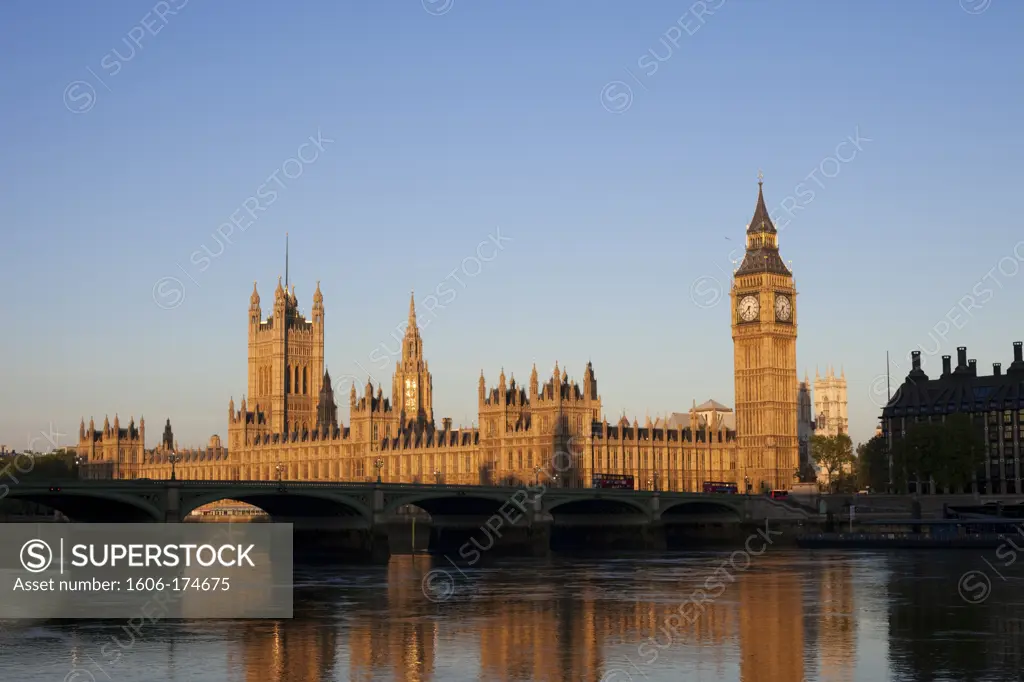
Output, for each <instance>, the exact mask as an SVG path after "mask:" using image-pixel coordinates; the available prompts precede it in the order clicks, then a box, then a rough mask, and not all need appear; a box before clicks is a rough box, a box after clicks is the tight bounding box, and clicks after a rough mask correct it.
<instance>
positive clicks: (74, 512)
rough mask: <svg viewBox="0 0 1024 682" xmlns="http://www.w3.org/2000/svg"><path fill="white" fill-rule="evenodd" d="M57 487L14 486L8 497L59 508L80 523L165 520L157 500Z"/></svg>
mask: <svg viewBox="0 0 1024 682" xmlns="http://www.w3.org/2000/svg"><path fill="white" fill-rule="evenodd" d="M54 488H55V489H54V490H49V489H42V490H41V489H33V488H29V487H27V486H25V487H23V486H11V488H10V490H9V492H8V494H7V499H11V500H22V501H24V502H34V503H35V504H41V505H43V506H45V507H49V508H51V509H55V510H57V511H59V512H60V513H61V514H64V515H65V516H67V517H68V518H69V519H71V520H72V521H75V522H78V523H162V522H163V521H164V513H163V511H162V510H161V509H160V508H159V506H158V505H157V504H156V503H155V501H154V500H151V499H147V498H145V497H143V496H139V495H122V494H119V493H112V492H103V491H95V490H87V489H75V488H62V487H61V486H54Z"/></svg>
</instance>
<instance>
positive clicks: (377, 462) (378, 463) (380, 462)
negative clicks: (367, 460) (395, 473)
mask: <svg viewBox="0 0 1024 682" xmlns="http://www.w3.org/2000/svg"><path fill="white" fill-rule="evenodd" d="M373 466H375V467H377V483H380V482H381V480H380V470H381V469H383V468H384V460H383V459H381V458H380V457H378V458H377V459H376V460H375V461H374V462H373Z"/></svg>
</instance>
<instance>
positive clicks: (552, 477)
mask: <svg viewBox="0 0 1024 682" xmlns="http://www.w3.org/2000/svg"><path fill="white" fill-rule="evenodd" d="M551 480H552V481H554V483H555V487H556V488H557V487H558V474H553V475H552V476H551Z"/></svg>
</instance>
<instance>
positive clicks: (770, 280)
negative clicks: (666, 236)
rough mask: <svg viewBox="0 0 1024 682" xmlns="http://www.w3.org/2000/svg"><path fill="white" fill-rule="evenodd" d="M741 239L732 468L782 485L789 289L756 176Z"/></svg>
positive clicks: (788, 456) (794, 462) (786, 481)
mask: <svg viewBox="0 0 1024 682" xmlns="http://www.w3.org/2000/svg"><path fill="white" fill-rule="evenodd" d="M746 237H747V249H746V253H745V254H744V257H743V262H742V263H741V264H740V266H739V268H737V270H736V272H735V273H734V274H733V281H732V290H731V293H730V296H731V300H732V338H733V351H734V356H733V358H734V375H735V382H736V437H737V441H738V445H739V448H738V449H739V457H740V465H739V466H740V468H741V469H743V470H744V476H745V477H746V478H749V479H750V484H751V486H752V487H754V488H755V490H758V491H759V490H763V489H765V488H768V489H788V488H789V487H790V485H791V484H792V483H793V480H794V475H795V474H796V472H797V468H798V467H799V441H798V438H797V412H798V407H797V397H798V393H799V382H798V380H797V374H796V330H797V326H796V286H795V284H794V282H793V273H792V272H790V270H789V268H788V267H787V266H786V264H785V262H784V261H783V260H782V256H781V255H780V254H779V245H778V231H777V230H776V229H775V225H774V223H773V222H772V219H771V216H770V215H769V213H768V209H767V207H766V205H765V201H764V176H763V175H761V174H760V173H758V183H757V204H756V205H755V207H754V217H753V218H752V219H751V221H750V224H749V225H748V226H747V235H746Z"/></svg>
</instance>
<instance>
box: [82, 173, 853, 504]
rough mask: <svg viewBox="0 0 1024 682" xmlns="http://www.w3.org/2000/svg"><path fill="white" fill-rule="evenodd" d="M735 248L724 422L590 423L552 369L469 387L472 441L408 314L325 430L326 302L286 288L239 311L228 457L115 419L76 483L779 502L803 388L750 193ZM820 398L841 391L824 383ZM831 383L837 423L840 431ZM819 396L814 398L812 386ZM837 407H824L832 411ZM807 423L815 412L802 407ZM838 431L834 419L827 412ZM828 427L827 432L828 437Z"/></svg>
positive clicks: (329, 397)
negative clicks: (379, 376)
mask: <svg viewBox="0 0 1024 682" xmlns="http://www.w3.org/2000/svg"><path fill="white" fill-rule="evenodd" d="M758 187H759V189H758V196H757V205H756V208H755V211H754V217H753V219H752V220H751V222H750V224H749V226H748V228H747V232H746V253H745V256H744V258H743V261H742V263H741V264H740V265H739V267H738V268H737V269H736V270H735V272H734V275H733V281H732V290H731V301H732V338H733V345H734V377H735V390H736V408H735V412H734V411H733V410H731V409H729V408H728V407H725V406H723V405H721V404H720V403H717V402H715V401H713V400H710V401H708V402H706V403H704V404H703V405H699V406H698V405H696V403H694V404H693V407H691V409H690V411H689V413H675V414H673V415H672V416H671V417H669V418H668V419H665V420H662V419H658V420H657V421H654V422H652V420H651V419H650V417H648V418H647V420H646V423H644V424H643V425H641V424H639V423H638V422H637V421H636V419H634V420H633V422H632V423H630V422H629V421H628V420H627V419H626V418H625V417H623V418H622V419H621V420H620V421H619V422H616V423H612V424H610V423H608V421H607V420H606V419H605V418H604V416H603V411H602V407H601V397H600V395H599V393H598V388H597V377H596V374H595V372H594V368H593V366H592V365H591V364H590V363H587V366H586V368H585V371H584V373H583V382H582V385H580V384H579V383H577V382H574V381H570V380H569V376H568V373H567V372H566V370H565V369H564V368H563V369H560V368H559V367H558V365H557V363H556V365H555V368H554V372H553V373H552V375H551V376H550V377H548V376H544V377H541V376H540V375H539V374H538V372H537V368H536V366H534V368H533V371H532V372H531V374H530V379H529V383H528V384H527V385H525V386H523V385H520V384H517V383H516V381H515V379H514V378H512V379H511V380H509V379H506V377H505V373H504V371H502V373H501V374H500V376H499V377H498V384H497V386H488V385H487V382H486V380H485V378H484V375H483V372H481V374H480V377H479V381H478V385H477V398H478V410H479V422H478V424H479V426H478V427H477V426H474V427H473V428H470V429H466V428H460V429H453V428H452V420H451V419H448V418H444V419H441V420H440V421H441V424H440V426H438V424H437V423H436V421H435V418H434V405H433V402H434V401H433V399H434V395H433V381H432V378H431V374H430V370H429V367H428V363H427V361H426V359H425V355H424V348H423V341H422V338H421V336H420V330H419V327H418V325H417V323H416V310H415V306H414V303H413V301H410V303H409V319H408V326H407V328H406V330H405V336H404V338H403V340H402V354H401V359H400V360H399V361H398V362H397V364H396V366H395V371H394V377H393V379H392V384H391V395H390V397H388V396H386V395H385V394H384V388H383V387H382V386H379V385H378V386H373V385H372V384H371V383H370V382H369V381H367V383H366V386H365V387H364V388H363V391H362V393H361V394H360V393H359V392H357V390H356V387H355V386H354V385H353V386H352V389H351V392H350V393H349V396H348V404H349V423H348V424H347V425H344V424H343V423H342V422H341V420H339V419H338V414H337V412H338V410H337V404H336V401H335V396H334V392H333V389H332V386H331V378H330V375H329V374H328V372H327V371H326V369H325V362H324V300H323V295H322V294H321V292H320V287H319V284H318V285H317V289H316V292H315V293H314V294H313V308H312V315H311V317H310V318H309V319H307V318H306V317H305V316H304V315H303V314H301V313H300V311H299V306H298V301H297V299H296V296H295V290H294V287H293V288H292V289H291V291H289V290H288V289H287V283H286V284H285V286H282V285H281V281H280V279H279V280H278V284H277V288H276V290H275V291H274V300H273V307H272V309H271V311H270V315H269V316H268V317H267V318H266V319H264V317H263V308H262V307H261V300H260V296H259V293H258V292H257V290H256V286H255V284H254V285H253V291H252V295H251V296H250V299H249V315H248V320H249V321H248V325H249V368H248V375H249V376H248V378H249V381H248V390H247V393H246V395H245V396H243V398H242V401H241V404H240V405H238V406H236V405H235V402H234V400H233V399H232V400H231V403H230V405H229V408H228V442H227V444H226V445H225V444H224V443H222V442H221V440H220V438H219V437H218V436H213V437H212V438H211V439H210V443H209V447H207V448H206V449H189V450H179V449H178V448H177V445H176V443H175V441H174V436H173V433H172V431H171V425H170V420H168V421H167V423H166V426H165V428H164V433H163V436H162V438H161V442H160V444H159V445H158V446H157V447H156V448H155V449H153V450H147V449H146V448H145V420H144V419H140V421H139V423H138V425H136V424H135V423H134V419H132V421H131V422H130V423H129V425H128V427H127V428H123V427H122V426H121V424H120V421H119V418H118V417H117V416H115V418H114V422H113V424H110V422H109V421H108V420H106V419H105V420H104V423H103V428H102V429H97V428H96V426H95V423H94V422H93V420H92V419H90V420H89V424H88V426H86V424H85V420H84V419H83V420H82V424H81V427H80V430H79V443H78V448H77V454H78V455H79V457H80V461H81V465H80V471H81V475H82V476H83V477H85V478H152V479H167V478H171V477H172V469H173V473H174V475H175V476H176V477H177V478H181V479H187V480H218V479H219V480H275V479H281V480H291V481H300V480H311V481H315V480H324V481H331V480H346V481H361V480H366V481H370V480H377V478H378V476H379V477H380V480H382V481H384V482H403V483H412V482H422V483H450V484H491V485H496V484H503V483H517V482H521V483H532V482H534V481H535V480H536V479H537V478H539V477H544V478H545V479H550V478H554V479H555V485H565V486H589V485H590V481H591V476H592V475H594V474H603V475H609V474H615V475H632V476H633V477H634V480H635V482H636V487H637V488H646V489H652V488H653V489H659V490H677V491H678V490H682V491H700V490H702V484H703V482H705V481H724V482H731V483H735V484H736V485H737V487H738V488H739V489H740V490H741V491H760V490H765V489H775V488H788V487H789V486H790V484H791V483H792V482H793V481H794V476H795V474H796V472H797V470H798V468H799V467H800V466H801V464H802V463H803V462H805V461H806V458H807V454H806V440H807V433H806V431H807V429H806V426H807V425H808V424H807V422H808V421H809V420H808V418H807V417H808V415H806V414H805V412H809V411H810V409H809V405H805V403H807V402H809V401H808V400H807V395H806V394H807V388H808V387H807V384H806V382H804V384H802V385H801V384H798V380H797V365H796V338H797V320H796V289H795V286H794V281H793V275H792V272H791V271H790V269H789V268H788V267H787V265H786V264H785V262H784V261H783V259H782V257H781V255H780V254H779V248H778V233H777V230H776V229H775V226H774V225H773V223H772V221H771V218H770V217H769V214H768V210H767V208H766V207H765V201H764V195H763V190H762V188H761V183H760V182H759V183H758ZM829 378H830V379H832V380H833V381H832V384H831V385H832V386H833V389H834V388H836V387H838V385H839V380H835V378H834V376H831V373H830V377H829ZM845 383H846V382H845V377H843V378H842V395H841V408H842V414H841V417H836V416H833V417H832V419H830V421H832V420H835V422H836V423H839V422H841V424H840V425H839V427H838V428H841V429H842V430H845V426H846V424H845V417H846V414H845V412H846V409H845V403H846V399H845V398H846V396H845ZM816 388H817V386H816ZM836 399H838V398H836ZM815 407H816V408H817V407H818V406H817V405H816V406H815ZM836 413H837V415H838V410H837V411H836ZM833 426H835V424H833Z"/></svg>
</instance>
